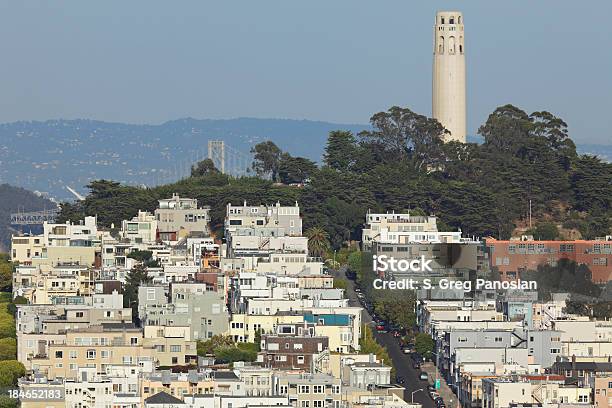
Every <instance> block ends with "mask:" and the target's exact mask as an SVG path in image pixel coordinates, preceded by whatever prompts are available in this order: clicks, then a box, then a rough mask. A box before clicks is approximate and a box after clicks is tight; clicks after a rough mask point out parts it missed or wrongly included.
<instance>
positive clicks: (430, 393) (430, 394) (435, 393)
mask: <svg viewBox="0 0 612 408" xmlns="http://www.w3.org/2000/svg"><path fill="white" fill-rule="evenodd" d="M429 397H430V398H431V399H432V400H434V401H435V400H436V398H440V394H438V393H437V392H436V391H435V390H434V391H429Z"/></svg>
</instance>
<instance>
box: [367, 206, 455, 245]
mask: <svg viewBox="0 0 612 408" xmlns="http://www.w3.org/2000/svg"><path fill="white" fill-rule="evenodd" d="M436 221H437V218H436V217H434V216H421V215H410V213H402V214H396V213H385V214H383V213H370V212H368V213H367V214H366V222H365V226H364V228H363V232H362V239H361V241H362V245H363V247H364V249H366V250H367V249H370V248H371V247H372V243H373V242H378V243H386V244H408V243H423V242H426V243H460V242H461V231H457V232H453V231H448V232H442V231H438V226H437V222H436Z"/></svg>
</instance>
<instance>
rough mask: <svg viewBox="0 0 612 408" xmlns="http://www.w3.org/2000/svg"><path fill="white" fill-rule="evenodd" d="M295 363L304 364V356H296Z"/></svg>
mask: <svg viewBox="0 0 612 408" xmlns="http://www.w3.org/2000/svg"><path fill="white" fill-rule="evenodd" d="M297 363H298V364H304V356H298V357H297Z"/></svg>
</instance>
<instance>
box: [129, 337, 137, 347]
mask: <svg viewBox="0 0 612 408" xmlns="http://www.w3.org/2000/svg"><path fill="white" fill-rule="evenodd" d="M130 344H131V345H132V346H134V345H136V344H138V337H132V338H130Z"/></svg>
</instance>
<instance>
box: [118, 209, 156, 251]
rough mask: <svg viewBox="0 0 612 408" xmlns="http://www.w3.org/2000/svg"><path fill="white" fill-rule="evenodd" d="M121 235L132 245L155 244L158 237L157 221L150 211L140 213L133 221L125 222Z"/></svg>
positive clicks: (122, 224)
mask: <svg viewBox="0 0 612 408" xmlns="http://www.w3.org/2000/svg"><path fill="white" fill-rule="evenodd" d="M120 234H121V238H123V239H124V240H128V241H129V242H130V243H135V244H143V243H153V242H155V241H156V236H157V219H156V218H155V215H153V214H151V213H149V212H148V211H138V215H136V216H135V217H134V218H132V219H131V220H123V222H122V223H121V233H120Z"/></svg>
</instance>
